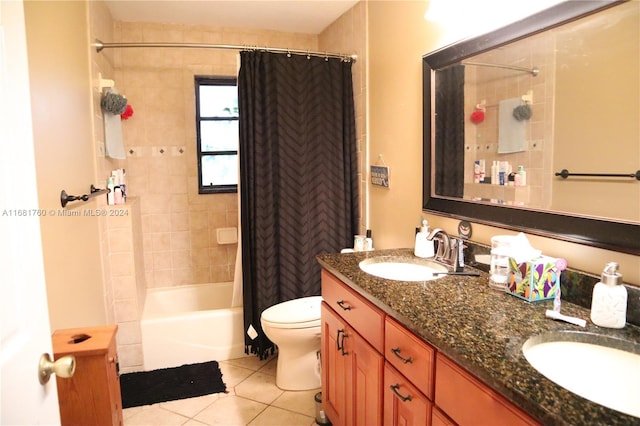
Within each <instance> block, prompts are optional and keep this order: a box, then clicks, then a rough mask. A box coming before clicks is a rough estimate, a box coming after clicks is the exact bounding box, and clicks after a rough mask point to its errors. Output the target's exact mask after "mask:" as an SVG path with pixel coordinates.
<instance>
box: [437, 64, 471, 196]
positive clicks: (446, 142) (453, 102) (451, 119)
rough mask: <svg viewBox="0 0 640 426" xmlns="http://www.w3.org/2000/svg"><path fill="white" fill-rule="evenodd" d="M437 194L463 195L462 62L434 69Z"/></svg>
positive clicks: (463, 118) (463, 117)
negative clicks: (435, 88) (435, 70)
mask: <svg viewBox="0 0 640 426" xmlns="http://www.w3.org/2000/svg"><path fill="white" fill-rule="evenodd" d="M436 87H437V88H438V90H437V91H436V113H437V118H436V124H435V127H436V140H437V141H438V143H437V144H436V150H435V158H434V161H435V190H436V194H438V195H444V196H448V197H462V194H463V192H464V120H465V116H464V66H463V65H454V66H451V67H449V68H445V69H443V70H438V71H437V72H436Z"/></svg>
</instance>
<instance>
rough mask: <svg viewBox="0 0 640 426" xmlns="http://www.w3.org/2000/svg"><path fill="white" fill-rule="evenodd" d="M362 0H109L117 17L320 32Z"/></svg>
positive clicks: (306, 32)
mask: <svg viewBox="0 0 640 426" xmlns="http://www.w3.org/2000/svg"><path fill="white" fill-rule="evenodd" d="M357 2H358V0H297V1H291V0H251V1H245V0H132V1H129V0H126V1H125V0H106V1H105V3H106V4H107V7H108V8H109V11H110V12H111V16H112V17H113V19H114V20H117V21H125V22H158V23H174V24H193V25H211V26H216V27H241V28H253V29H263V30H276V31H284V32H294V33H305V34H319V33H321V32H322V31H323V30H324V29H325V28H327V27H328V26H329V24H331V23H332V22H333V21H335V20H336V19H337V18H338V17H340V15H342V14H343V13H344V12H346V11H347V10H349V9H350V8H351V7H353V5H355V4H356V3H357Z"/></svg>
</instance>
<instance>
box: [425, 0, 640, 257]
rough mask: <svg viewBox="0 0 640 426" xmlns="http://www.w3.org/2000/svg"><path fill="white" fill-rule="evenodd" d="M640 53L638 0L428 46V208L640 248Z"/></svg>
mask: <svg viewBox="0 0 640 426" xmlns="http://www.w3.org/2000/svg"><path fill="white" fill-rule="evenodd" d="M639 57H640V2H638V1H567V2H564V3H560V4H558V5H556V6H554V7H552V8H550V9H547V10H544V11H542V12H540V13H538V14H536V15H533V16H531V17H529V18H526V19H524V20H522V21H519V22H516V23H513V24H511V25H508V26H506V27H503V28H501V29H499V30H496V31H494V32H491V33H489V34H486V35H483V36H480V37H476V38H473V39H469V40H465V41H463V42H460V43H457V44H454V45H451V46H448V47H446V48H443V49H440V50H438V51H435V52H433V53H430V54H428V55H426V56H425V57H424V58H423V70H424V176H423V208H424V210H425V211H429V212H433V213H436V214H440V215H445V216H450V217H455V218H463V219H468V220H472V221H475V222H479V223H485V224H489V225H493V226H498V227H503V228H508V229H513V230H522V231H526V232H529V233H533V234H538V235H544V236H548V237H552V238H557V239H563V240H567V241H573V242H579V243H583V244H588V245H592V246H596V247H602V248H606V249H611V250H616V251H622V252H626V253H632V254H640V171H639V170H640V58H639ZM611 175H613V176H611Z"/></svg>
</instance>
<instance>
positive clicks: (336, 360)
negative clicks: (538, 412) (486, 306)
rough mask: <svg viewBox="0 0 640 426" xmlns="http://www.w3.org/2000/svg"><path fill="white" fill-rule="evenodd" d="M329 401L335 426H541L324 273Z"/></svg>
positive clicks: (324, 394) (324, 359)
mask: <svg viewBox="0 0 640 426" xmlns="http://www.w3.org/2000/svg"><path fill="white" fill-rule="evenodd" d="M322 296H323V299H324V301H323V302H322V310H321V312H322V336H321V341H322V357H321V359H322V398H323V408H324V411H325V412H326V414H327V416H328V418H329V420H331V422H332V423H333V424H334V425H335V426H342V425H367V426H368V425H382V424H384V425H385V426H386V425H406V426H410V425H420V426H424V425H432V426H456V425H460V426H464V425H478V424H486V425H497V424H505V425H507V424H508V425H510V426H515V425H538V424H539V423H538V422H536V421H535V420H534V419H533V418H531V417H530V416H529V415H527V414H526V413H524V412H523V411H522V410H520V409H519V408H518V407H516V406H515V405H514V404H512V403H511V402H510V401H508V400H507V399H505V398H504V397H502V396H501V395H500V394H498V393H497V392H495V391H493V390H492V389H491V388H489V387H488V386H487V385H485V384H484V383H483V382H482V381H480V380H478V379H477V378H476V377H474V376H473V375H471V374H470V373H468V372H467V371H466V370H464V369H463V368H462V367H460V366H459V365H458V364H456V363H455V362H454V361H452V360H451V359H449V358H447V357H446V356H444V355H443V354H442V353H440V352H438V350H437V348H435V347H433V346H431V345H430V344H428V343H427V342H425V341H424V340H423V339H422V338H420V337H419V336H417V335H416V334H415V333H413V332H412V331H410V330H409V329H407V328H406V327H405V326H403V325H402V324H400V323H399V322H398V321H396V320H395V319H393V318H392V317H390V316H387V315H386V314H385V313H384V312H383V311H381V310H380V309H379V308H377V307H375V306H374V305H373V304H371V303H370V302H368V301H367V300H365V299H364V298H363V297H362V296H360V295H359V294H357V293H356V292H355V291H354V290H352V289H351V288H350V287H349V286H348V285H346V284H344V283H343V282H342V281H340V280H339V279H338V278H336V277H335V276H333V275H332V274H330V273H329V272H327V271H326V270H324V269H323V270H322Z"/></svg>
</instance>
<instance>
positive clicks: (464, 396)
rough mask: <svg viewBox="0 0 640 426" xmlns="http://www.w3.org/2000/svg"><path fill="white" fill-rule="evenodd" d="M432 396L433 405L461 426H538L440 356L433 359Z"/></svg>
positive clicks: (510, 404) (451, 362)
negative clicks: (434, 368)
mask: <svg viewBox="0 0 640 426" xmlns="http://www.w3.org/2000/svg"><path fill="white" fill-rule="evenodd" d="M435 394H436V399H435V402H436V405H437V406H438V407H440V408H441V409H442V411H444V412H445V413H447V415H448V416H449V417H450V418H451V419H452V420H453V421H455V422H456V423H458V424H459V425H461V426H464V425H478V424H484V425H497V424H504V425H507V424H508V425H513V426H515V425H537V424H538V423H537V422H536V421H535V420H533V419H532V418H530V417H529V416H528V415H527V414H525V413H524V412H522V411H521V410H520V409H518V408H517V407H515V406H514V405H513V404H512V403H510V402H509V401H507V400H506V399H504V398H503V397H502V396H500V395H499V394H497V393H496V392H494V391H493V390H491V389H490V388H488V387H487V386H486V385H484V384H483V383H482V382H480V381H479V380H478V379H476V378H475V377H473V376H472V375H471V374H469V373H468V372H466V371H465V370H463V369H462V368H461V367H460V366H458V365H457V364H456V363H454V362H453V361H451V360H450V359H448V358H447V357H445V356H444V355H442V354H440V353H438V354H437V356H436V389H435ZM478 422H480V423H478Z"/></svg>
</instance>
